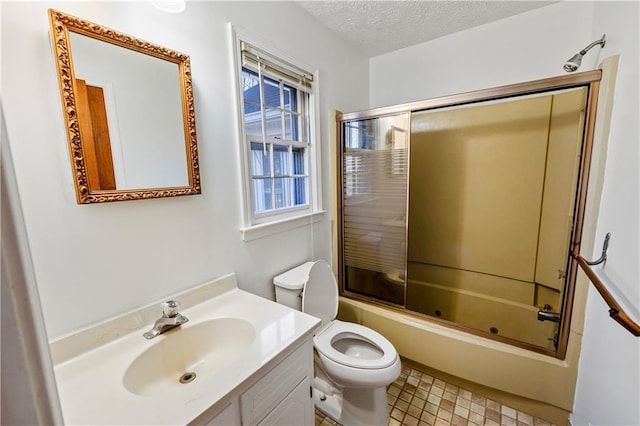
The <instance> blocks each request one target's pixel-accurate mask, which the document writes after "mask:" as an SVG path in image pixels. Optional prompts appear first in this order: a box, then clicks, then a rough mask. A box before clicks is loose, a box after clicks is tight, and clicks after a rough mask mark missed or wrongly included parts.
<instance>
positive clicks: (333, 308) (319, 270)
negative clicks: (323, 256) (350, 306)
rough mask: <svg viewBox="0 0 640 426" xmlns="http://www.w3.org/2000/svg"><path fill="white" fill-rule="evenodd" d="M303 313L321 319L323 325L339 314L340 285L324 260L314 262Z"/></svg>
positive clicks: (304, 293) (304, 294)
mask: <svg viewBox="0 0 640 426" xmlns="http://www.w3.org/2000/svg"><path fill="white" fill-rule="evenodd" d="M302 312H304V313H307V314H309V315H313V316H314V317H317V318H320V319H321V320H322V323H323V324H327V323H328V322H330V321H332V320H333V319H335V317H336V315H337V314H338V284H337V283H336V278H335V277H334V276H333V272H332V271H331V267H330V266H329V264H328V263H327V262H326V261H324V260H318V261H317V262H314V263H313V265H312V266H311V269H310V270H309V278H307V282H306V283H305V285H304V291H303V293H302Z"/></svg>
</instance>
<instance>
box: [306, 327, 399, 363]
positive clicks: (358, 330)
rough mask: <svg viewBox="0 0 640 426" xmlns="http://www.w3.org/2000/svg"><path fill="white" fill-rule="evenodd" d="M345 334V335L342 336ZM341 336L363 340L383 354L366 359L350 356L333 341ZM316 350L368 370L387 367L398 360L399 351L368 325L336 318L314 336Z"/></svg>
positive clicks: (335, 360)
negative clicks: (335, 345) (334, 344)
mask: <svg viewBox="0 0 640 426" xmlns="http://www.w3.org/2000/svg"><path fill="white" fill-rule="evenodd" d="M340 335H343V336H340ZM340 337H343V338H352V339H357V340H362V341H365V342H367V343H369V344H370V345H372V346H374V347H376V348H377V349H379V350H380V351H382V355H381V356H380V357H379V358H376V359H365V358H357V357H353V356H349V355H347V354H344V353H342V352H340V351H338V350H337V349H336V348H335V347H334V346H333V343H334V341H335V340H339V338H340ZM313 345H314V346H315V348H316V350H317V351H318V352H320V353H321V354H322V355H324V356H326V357H327V358H329V359H330V360H332V361H334V362H337V363H338V364H342V365H345V366H348V367H354V368H362V369H367V370H373V369H380V368H387V367H389V366H390V365H392V364H393V363H394V362H396V360H397V358H398V353H397V352H396V349H395V348H394V347H393V345H392V344H391V342H389V341H388V340H387V339H386V338H385V337H384V336H383V335H381V334H380V333H378V332H377V331H374V330H372V329H370V328H368V327H365V326H362V325H360V324H354V323H350V322H342V321H339V320H334V321H332V322H331V325H330V326H328V327H326V328H325V329H324V330H323V331H321V332H320V333H319V334H317V335H316V336H315V337H314V338H313Z"/></svg>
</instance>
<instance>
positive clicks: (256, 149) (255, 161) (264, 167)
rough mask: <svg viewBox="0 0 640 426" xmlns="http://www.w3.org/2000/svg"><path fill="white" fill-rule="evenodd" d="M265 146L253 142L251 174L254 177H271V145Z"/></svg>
mask: <svg viewBox="0 0 640 426" xmlns="http://www.w3.org/2000/svg"><path fill="white" fill-rule="evenodd" d="M265 146H266V148H267V149H266V150H265V149H264V148H265ZM265 146H263V145H262V144H261V143H259V142H251V174H252V175H253V176H271V161H269V148H270V144H266V145H265Z"/></svg>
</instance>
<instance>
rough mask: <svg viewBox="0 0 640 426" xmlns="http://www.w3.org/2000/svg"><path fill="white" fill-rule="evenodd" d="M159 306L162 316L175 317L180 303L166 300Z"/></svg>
mask: <svg viewBox="0 0 640 426" xmlns="http://www.w3.org/2000/svg"><path fill="white" fill-rule="evenodd" d="M160 306H161V307H162V316H163V317H166V318H173V317H175V316H176V315H178V309H180V303H179V302H178V301H177V300H166V301H164V302H162V303H161V304H160Z"/></svg>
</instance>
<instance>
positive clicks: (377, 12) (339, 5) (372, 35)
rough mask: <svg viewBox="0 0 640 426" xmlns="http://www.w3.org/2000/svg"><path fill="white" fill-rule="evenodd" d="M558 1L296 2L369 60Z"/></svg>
mask: <svg viewBox="0 0 640 426" xmlns="http://www.w3.org/2000/svg"><path fill="white" fill-rule="evenodd" d="M554 2H555V1H518V0H512V1H480V0H466V1H453V0H438V1H434V0H396V1H378V0H359V1H346V0H297V3H298V4H299V5H300V6H302V7H303V8H304V9H306V10H307V11H308V12H309V13H310V14H311V15H313V16H314V17H315V18H316V19H318V20H319V21H320V22H322V23H323V24H324V25H326V26H327V27H329V28H330V29H331V30H333V31H334V32H335V33H337V34H338V35H339V36H340V37H342V38H343V39H346V40H348V41H349V42H350V43H352V44H353V45H355V46H356V47H358V48H360V49H361V50H362V52H363V53H364V54H365V55H367V56H369V57H372V56H377V55H381V54H383V53H387V52H391V51H393V50H398V49H402V48H403V47H408V46H412V45H414V44H418V43H422V42H424V41H428V40H433V39H435V38H438V37H442V36H444V35H447V34H451V33H455V32H458V31H462V30H465V29H467V28H471V27H475V26H478V25H482V24H486V23H488V22H492V21H497V20H498V19H502V18H506V17H508V16H512V15H517V14H519V13H523V12H526V11H528V10H531V9H536V8H538V7H543V6H547V5H549V4H552V3H554Z"/></svg>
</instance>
